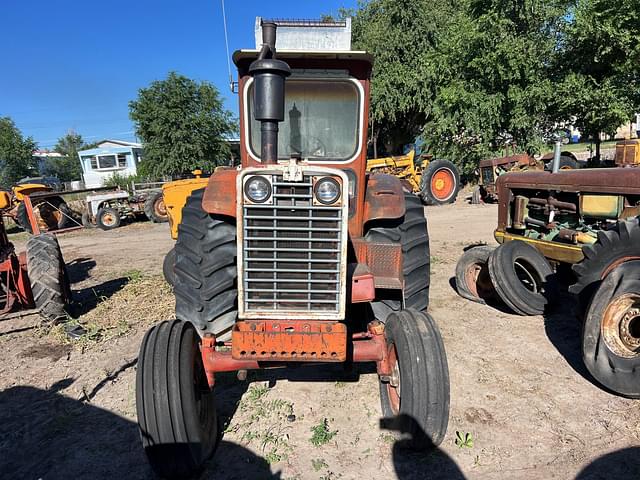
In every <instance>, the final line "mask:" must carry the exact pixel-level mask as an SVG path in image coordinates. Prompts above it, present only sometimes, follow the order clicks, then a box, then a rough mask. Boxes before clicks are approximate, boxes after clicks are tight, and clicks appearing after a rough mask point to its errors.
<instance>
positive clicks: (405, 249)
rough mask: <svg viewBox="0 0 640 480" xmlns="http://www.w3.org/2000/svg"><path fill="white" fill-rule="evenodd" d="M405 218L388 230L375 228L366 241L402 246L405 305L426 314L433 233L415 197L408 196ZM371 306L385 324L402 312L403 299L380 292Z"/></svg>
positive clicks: (394, 223)
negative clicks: (395, 312) (430, 248)
mask: <svg viewBox="0 0 640 480" xmlns="http://www.w3.org/2000/svg"><path fill="white" fill-rule="evenodd" d="M404 200H405V206H406V211H405V214H404V217H402V218H401V219H399V220H397V221H391V222H388V223H387V224H386V225H385V226H380V227H374V228H371V229H370V230H369V231H368V232H367V233H366V235H365V238H366V239H367V240H369V241H372V242H387V243H388V242H394V243H400V244H401V245H402V272H403V275H404V285H405V287H404V304H405V307H406V308H413V309H415V310H426V308H427V306H428V305H429V284H430V274H431V272H430V265H431V261H430V257H429V231H428V229H427V219H426V218H425V215H424V207H423V206H422V203H421V202H420V199H419V198H418V197H417V196H415V195H414V194H412V193H405V195H404ZM376 297H377V298H376V300H375V301H373V302H371V308H372V310H373V313H374V315H375V317H376V318H377V319H378V320H380V321H382V322H384V321H385V319H386V318H387V316H388V315H389V314H390V313H391V312H393V311H398V310H400V309H401V308H402V299H400V298H397V295H396V296H393V295H391V294H390V292H386V291H378V292H376Z"/></svg>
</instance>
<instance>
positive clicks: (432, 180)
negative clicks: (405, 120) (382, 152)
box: [367, 149, 460, 205]
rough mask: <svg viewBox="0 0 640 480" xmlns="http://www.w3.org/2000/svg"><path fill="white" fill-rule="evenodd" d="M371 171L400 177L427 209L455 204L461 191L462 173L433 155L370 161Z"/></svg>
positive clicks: (413, 152)
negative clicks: (428, 206)
mask: <svg viewBox="0 0 640 480" xmlns="http://www.w3.org/2000/svg"><path fill="white" fill-rule="evenodd" d="M367 171H368V172H371V173H388V174H390V175H394V176H396V177H398V178H399V179H400V180H402V181H403V183H404V184H405V186H406V187H407V188H410V189H411V190H412V191H413V192H414V193H416V194H417V195H419V196H420V198H422V201H423V202H424V203H425V204H427V205H445V204H448V203H453V202H455V200H456V197H457V195H458V190H459V189H460V173H459V172H458V169H457V167H456V166H455V165H454V164H453V163H451V162H450V161H449V160H442V159H437V160H434V159H433V156H432V155H418V156H416V152H415V150H414V149H412V150H410V151H409V152H408V153H407V154H405V155H399V156H392V157H384V158H369V159H367Z"/></svg>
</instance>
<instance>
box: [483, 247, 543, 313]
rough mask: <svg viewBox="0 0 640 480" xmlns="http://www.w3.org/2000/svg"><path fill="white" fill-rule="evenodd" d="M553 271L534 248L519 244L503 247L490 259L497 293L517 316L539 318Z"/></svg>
mask: <svg viewBox="0 0 640 480" xmlns="http://www.w3.org/2000/svg"><path fill="white" fill-rule="evenodd" d="M552 274H553V270H552V268H551V265H549V262H548V261H547V259H546V258H544V256H543V255H542V254H541V253H540V252H539V251H538V250H536V248H535V247H532V246H531V245H529V244H528V243H525V242H522V241H520V240H512V241H510V242H507V243H503V244H502V245H500V246H499V247H498V248H496V249H495V250H494V251H493V253H492V254H491V256H490V257H489V275H490V276H491V283H493V288H495V290H496V293H497V294H498V296H499V297H500V299H502V301H503V302H504V303H506V304H507V306H508V307H510V308H511V309H512V310H513V311H514V312H515V313H517V314H519V315H541V314H543V313H544V311H545V309H546V307H547V305H548V303H549V299H548V292H549V291H550V290H552V289H550V288H549V287H548V283H549V281H550V280H551V276H552Z"/></svg>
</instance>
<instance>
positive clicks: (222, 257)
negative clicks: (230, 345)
mask: <svg viewBox="0 0 640 480" xmlns="http://www.w3.org/2000/svg"><path fill="white" fill-rule="evenodd" d="M203 195H204V188H202V189H199V190H195V191H194V192H193V193H192V194H191V196H190V197H189V198H188V199H187V202H186V204H185V206H184V208H183V209H182V221H181V222H180V225H179V226H178V240H177V242H176V246H175V250H176V260H175V267H174V272H175V283H174V292H175V295H176V317H177V318H179V319H181V320H185V321H188V322H191V323H193V324H194V325H195V326H196V329H197V330H198V333H199V334H200V335H204V334H205V333H213V334H214V335H215V336H216V338H217V339H218V340H222V341H224V340H229V339H230V338H231V328H232V327H233V324H234V323H235V321H236V317H237V315H238V307H237V298H238V290H237V286H236V282H237V275H238V273H237V268H236V226H235V224H231V223H228V222H225V221H223V220H221V219H219V218H216V217H214V216H212V215H209V214H208V213H207V212H205V211H204V210H203V209H202V197H203Z"/></svg>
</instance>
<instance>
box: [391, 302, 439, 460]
mask: <svg viewBox="0 0 640 480" xmlns="http://www.w3.org/2000/svg"><path fill="white" fill-rule="evenodd" d="M385 337H386V340H387V347H388V354H389V356H390V360H391V363H392V375H391V376H390V378H388V379H383V380H384V381H383V380H381V381H380V403H381V406H382V414H383V415H384V417H385V418H387V419H391V423H392V425H393V426H392V429H393V430H396V431H398V432H400V436H401V438H402V439H403V440H404V441H403V442H402V443H403V444H407V446H409V447H411V448H413V449H418V450H425V449H429V448H433V447H435V446H437V445H439V444H440V443H441V442H442V440H443V439H444V436H445V433H446V432H447V425H448V423H449V396H450V393H449V367H448V365H447V355H446V352H445V349H444V343H443V342H442V336H441V335H440V330H439V329H438V326H437V325H436V323H435V321H434V320H433V318H431V317H430V316H429V315H428V314H426V313H423V312H417V311H415V310H403V311H400V312H397V313H393V314H392V315H391V316H389V318H388V320H387V323H386V325H385Z"/></svg>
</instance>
